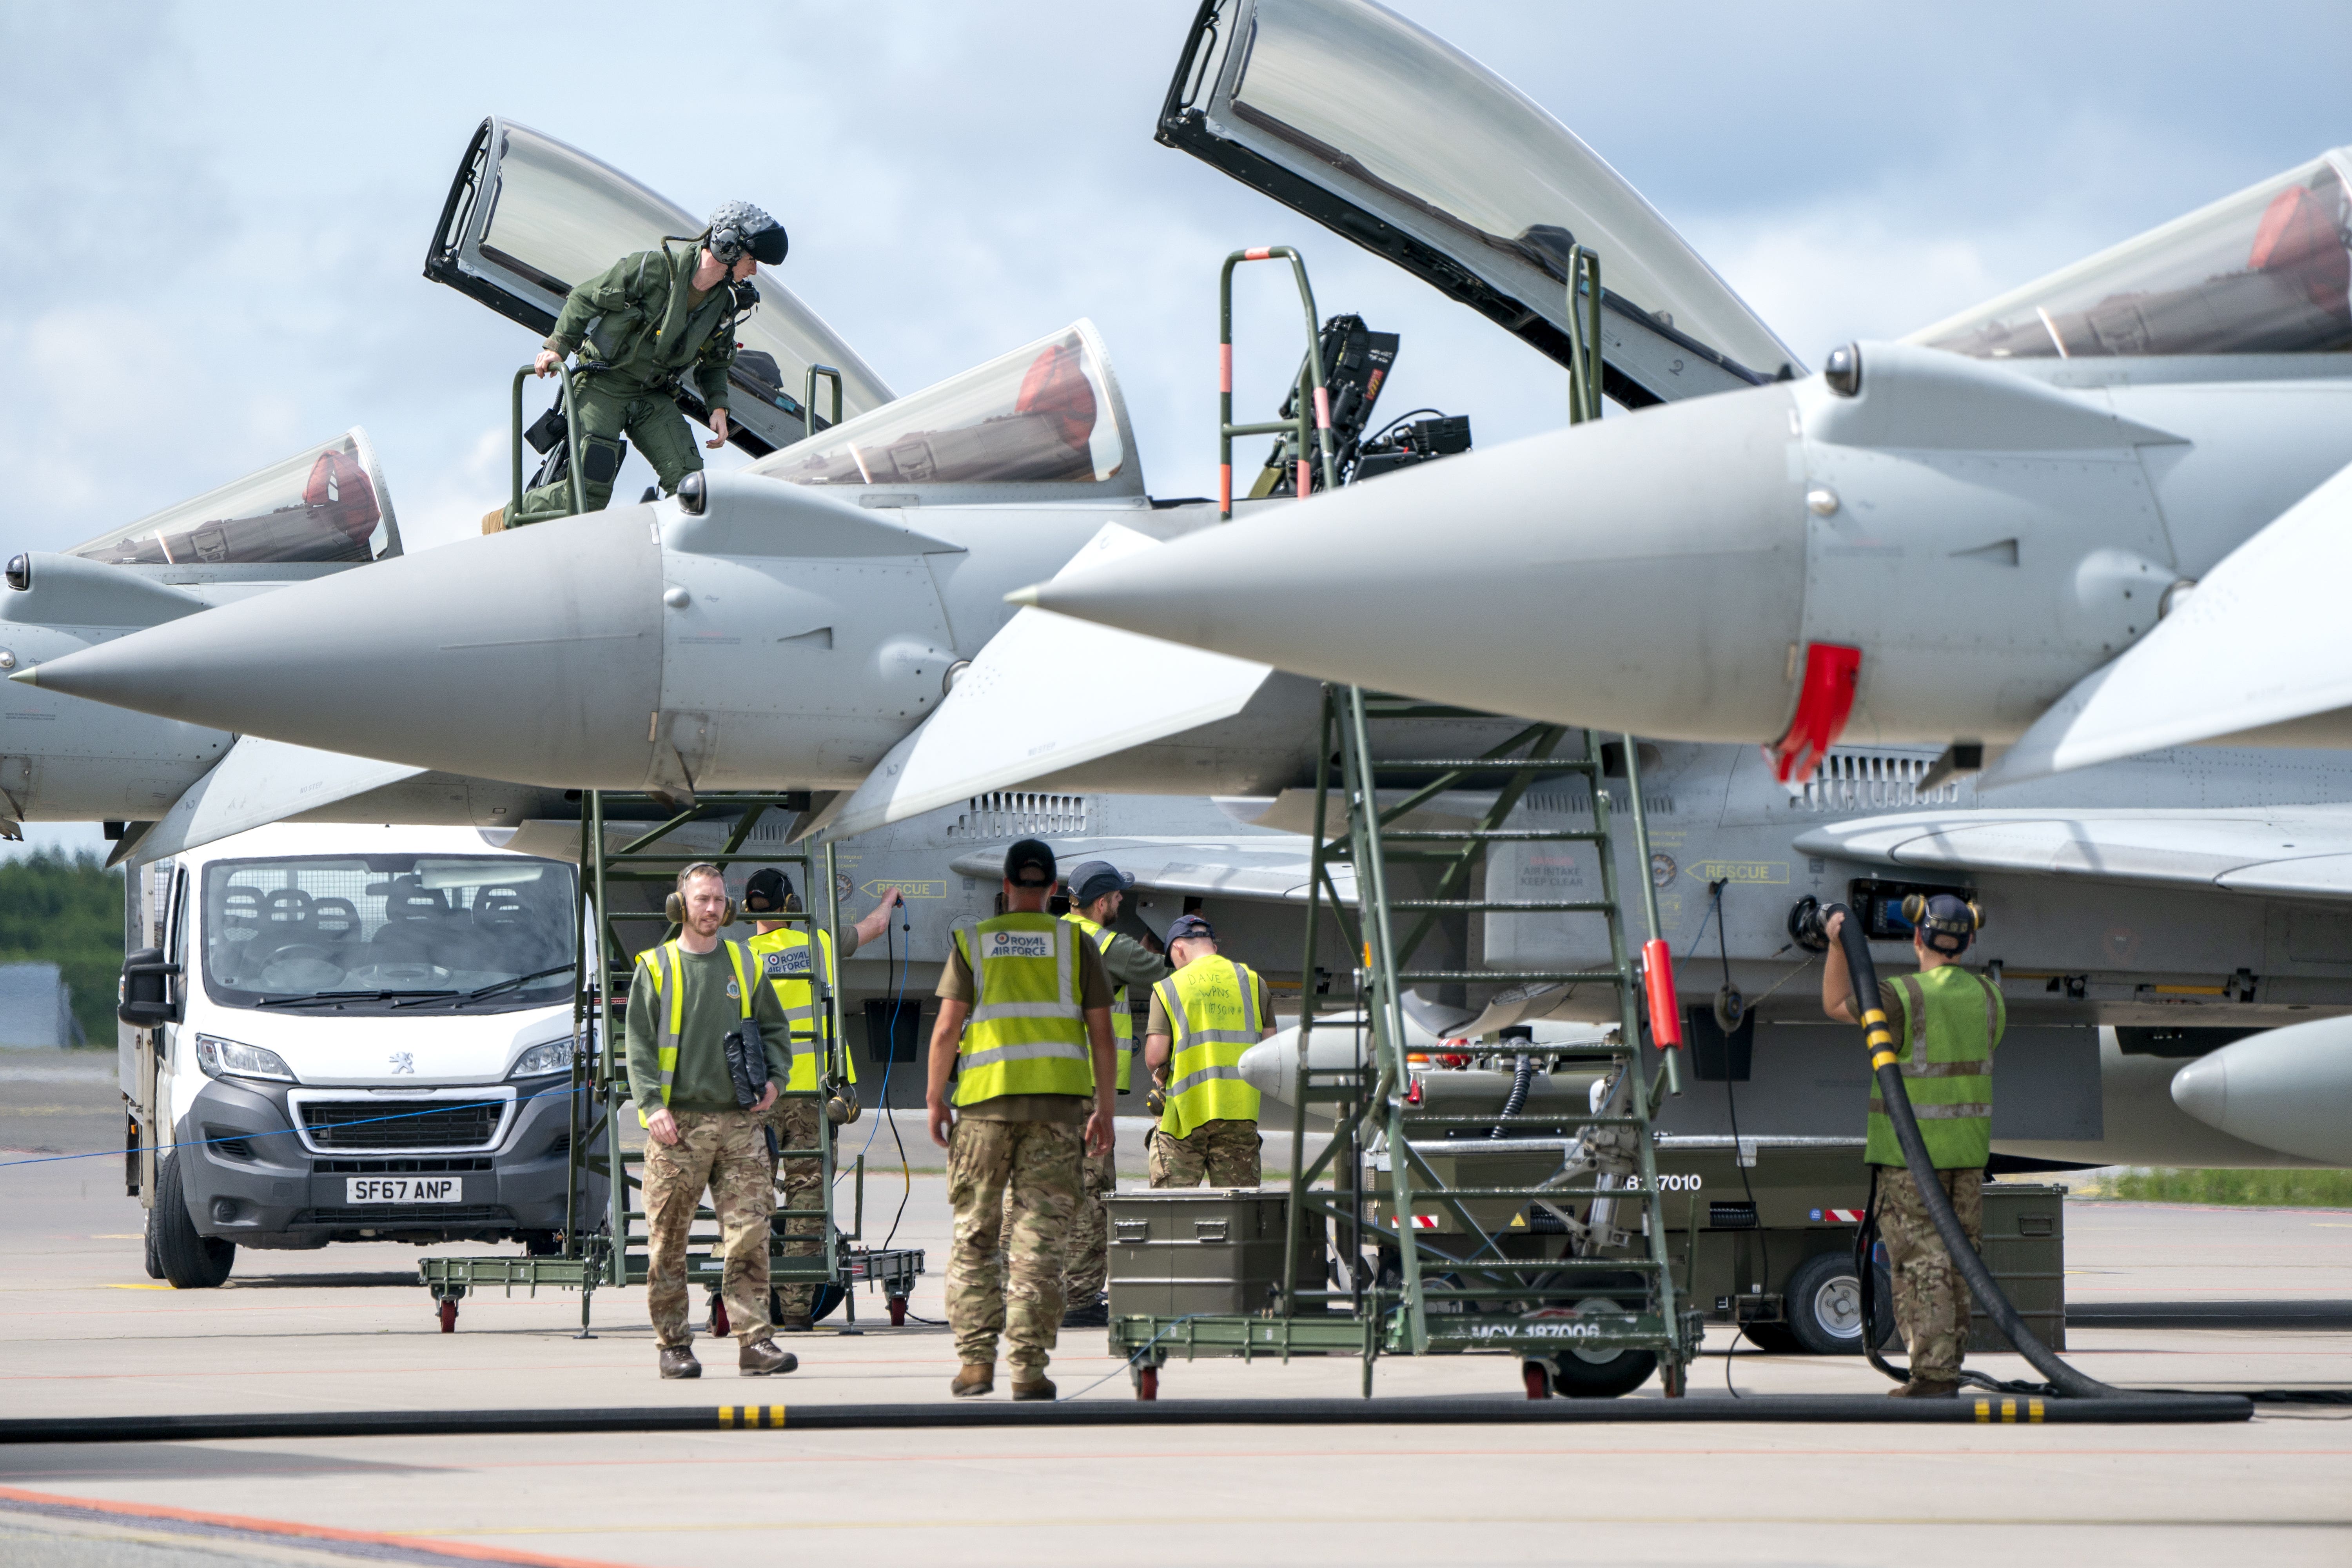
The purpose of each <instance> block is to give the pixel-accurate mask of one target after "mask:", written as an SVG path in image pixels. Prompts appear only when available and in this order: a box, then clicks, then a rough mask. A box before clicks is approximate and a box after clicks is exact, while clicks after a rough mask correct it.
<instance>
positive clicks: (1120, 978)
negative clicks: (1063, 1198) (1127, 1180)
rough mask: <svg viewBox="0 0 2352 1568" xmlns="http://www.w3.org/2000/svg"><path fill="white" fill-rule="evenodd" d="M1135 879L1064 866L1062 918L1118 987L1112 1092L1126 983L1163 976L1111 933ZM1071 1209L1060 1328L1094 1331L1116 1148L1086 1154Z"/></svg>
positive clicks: (1126, 1052)
mask: <svg viewBox="0 0 2352 1568" xmlns="http://www.w3.org/2000/svg"><path fill="white" fill-rule="evenodd" d="M1133 886H1135V879H1134V878H1133V877H1130V876H1127V875H1124V874H1122V873H1121V872H1120V871H1119V869H1118V868H1117V867H1115V866H1113V865H1112V864H1111V863H1110V862H1109V861H1108V860H1085V861H1081V862H1079V863H1078V864H1077V865H1076V866H1073V867H1071V868H1070V879H1069V883H1068V887H1069V889H1070V912H1069V913H1068V914H1066V915H1064V916H1063V917H1062V918H1063V919H1064V920H1066V921H1069V922H1070V923H1071V924H1072V925H1074V926H1076V927H1077V928H1078V929H1079V930H1080V931H1084V932H1086V933H1087V940H1088V941H1089V942H1093V943H1094V944H1095V948H1096V951H1097V952H1100V953H1101V954H1102V960H1103V969H1104V972H1105V973H1108V975H1109V976H1110V983H1111V984H1112V985H1113V986H1115V987H1116V988H1117V989H1115V990H1114V991H1112V993H1111V998H1110V1037H1111V1050H1112V1052H1113V1054H1115V1055H1116V1056H1117V1057H1118V1092H1119V1093H1121V1094H1125V1093H1127V1092H1128V1091H1129V1089H1130V1087H1131V1086H1132V1084H1133V1079H1134V1063H1135V1014H1134V1012H1133V1010H1132V1009H1131V1007H1130V1005H1129V1001H1128V990H1129V987H1130V986H1135V987H1142V988H1149V987H1150V986H1152V985H1155V984H1159V983H1160V980H1162V979H1164V978H1165V977H1166V976H1167V973H1168V961H1167V960H1166V959H1164V958H1162V957H1161V956H1160V954H1158V953H1156V952H1152V951H1151V950H1150V948H1148V947H1146V946H1144V945H1143V943H1141V942H1138V941H1136V940H1135V938H1133V937H1131V936H1125V935H1122V934H1120V933H1119V932H1118V931H1112V930H1111V929H1110V927H1111V926H1112V925H1113V924H1114V923H1116V922H1117V921H1118V912H1119V908H1120V906H1121V905H1123V904H1124V903H1125V902H1126V901H1127V890H1128V889H1129V888H1132V887H1133ZM1082 1175H1083V1177H1084V1182H1083V1184H1082V1186H1081V1187H1080V1189H1079V1193H1078V1212H1077V1215H1076V1217H1075V1218H1074V1219H1072V1220H1071V1222H1070V1239H1069V1244H1068V1253H1067V1260H1066V1263H1065V1264H1064V1266H1063V1268H1062V1300H1063V1303H1064V1305H1063V1310H1062V1327H1064V1328H1066V1329H1099V1328H1107V1327H1108V1326H1109V1323H1110V1309H1109V1307H1108V1304H1107V1303H1106V1302H1105V1301H1104V1300H1103V1295H1102V1292H1103V1285H1104V1282H1105V1281H1106V1280H1108V1279H1109V1278H1110V1215H1109V1213H1108V1210H1106V1209H1105V1208H1104V1207H1103V1194H1106V1193H1109V1192H1115V1191H1117V1190H1118V1150H1117V1149H1115V1148H1114V1149H1108V1150H1105V1151H1104V1152H1102V1153H1100V1154H1088V1155H1087V1159H1086V1165H1085V1169H1084V1171H1083V1172H1082Z"/></svg>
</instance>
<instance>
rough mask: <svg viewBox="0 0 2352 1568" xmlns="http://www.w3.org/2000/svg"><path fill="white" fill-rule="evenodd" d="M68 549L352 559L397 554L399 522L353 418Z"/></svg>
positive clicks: (162, 561) (122, 561)
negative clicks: (310, 442) (342, 427)
mask: <svg viewBox="0 0 2352 1568" xmlns="http://www.w3.org/2000/svg"><path fill="white" fill-rule="evenodd" d="M69 553H71V554H75V555H79V556H81V557H82V558H84V559H85V560H89V561H104V562H107V563H110V564H113V565H124V566H131V565H154V566H166V565H169V566H188V565H205V566H259V565H283V564H287V563H299V562H319V561H324V562H349V563H361V562H367V561H381V560H383V559H384V558H385V557H386V556H391V555H397V554H399V553H400V528H399V525H398V524H397V523H395V522H394V521H393V516H392V496H391V493H390V492H389V491H387V490H386V489H384V488H383V472H382V471H381V470H380V469H378V468H377V467H376V461H375V448H374V447H372V446H370V445H369V444H368V438H367V432H366V431H364V430H362V429H361V428H359V427H358V426H352V428H351V429H349V430H347V431H345V432H344V433H343V434H342V435H341V436H338V437H335V438H334V439H333V440H331V441H322V442H320V444H319V445H317V446H315V447H309V448H307V449H305V450H303V451H300V452H297V453H295V454H294V456H292V457H290V458H286V459H284V460H283V461H281V462H276V463H272V464H270V465H269V466H268V468H261V469H257V470H256V471H255V472H253V473H250V474H247V475H246V476H245V478H243V479H232V480H231V481H229V482H228V483H227V484H225V485H223V486H221V487H220V488H219V489H215V490H209V491H206V492H205V494H203V495H200V496H197V497H196V498H195V499H194V500H184V501H182V502H180V503H179V504H178V505H177V506H168V507H165V508H164V509H163V510H162V511H159V512H155V513H153V514H152V515H151V516H148V517H142V518H141V519H140V520H139V521H137V522H134V523H132V524H131V525H130V526H129V527H127V528H118V529H116V530H115V531H113V532H111V533H104V534H100V536H99V537H98V538H96V539H93V540H90V541H89V542H86V543H82V544H77V545H75V546H74V547H73V549H72V550H71V551H70V552H69Z"/></svg>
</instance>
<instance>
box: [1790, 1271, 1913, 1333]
mask: <svg viewBox="0 0 2352 1568" xmlns="http://www.w3.org/2000/svg"><path fill="white" fill-rule="evenodd" d="M1883 1283H1884V1282H1883V1281H1882V1284H1883ZM1880 1294H1881V1300H1880V1301H1879V1303H1878V1320H1879V1321H1878V1342H1879V1343H1880V1344H1882V1345H1883V1344H1885V1342H1887V1341H1888V1340H1890V1339H1892V1338H1893V1337H1894V1334H1895V1313H1894V1309H1893V1303H1892V1302H1890V1301H1888V1300H1885V1299H1884V1298H1885V1291H1884V1290H1883V1289H1882V1291H1881V1293H1880ZM1782 1300H1783V1301H1784V1302H1785V1303H1786V1305H1785V1307H1784V1309H1783V1310H1785V1311H1786V1312H1787V1313H1788V1330H1789V1332H1790V1334H1791V1335H1792V1336H1794V1337H1795V1339H1796V1342H1797V1346H1798V1348H1799V1349H1801V1350H1802V1351H1804V1352H1806V1353H1807V1354H1809V1355H1860V1354H1861V1353H1862V1282H1861V1281H1860V1280H1859V1279H1856V1278H1855V1277H1854V1272H1853V1259H1852V1258H1848V1257H1847V1256H1846V1255H1845V1254H1844V1253H1843V1252H1823V1253H1818V1254H1816V1255H1814V1256H1813V1257H1811V1258H1807V1259H1805V1261H1804V1262H1802V1263H1800V1264H1799V1265H1797V1267H1796V1268H1795V1269H1794V1270H1793V1271H1792V1272H1791V1273H1790V1275H1789V1282H1788V1284H1787V1286H1785V1287H1784V1288H1783V1292H1782Z"/></svg>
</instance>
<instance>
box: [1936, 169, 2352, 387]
mask: <svg viewBox="0 0 2352 1568" xmlns="http://www.w3.org/2000/svg"><path fill="white" fill-rule="evenodd" d="M2347 173H2352V148H2343V149H2338V150H2337V151H2336V152H2333V153H2326V154H2324V155H2322V156H2320V157H2317V158H2315V159H2313V160H2312V161H2311V162H2310V163H2305V164H2303V165H2302V166H2301V167H2299V168H2294V169H2290V170H2288V171H2287V172H2286V173H2285V174H2280V175H2278V176H2276V177H2275V178H2273V179H2268V180H2264V181H2263V183H2262V184H2258V185H2255V186H2252V188H2250V189H2248V190H2243V191H2240V192H2239V193H2238V194H2237V195H2233V196H2228V197H2225V198H2223V199H2222V200H2221V201H2218V202H2215V203H2214V204H2213V205H2211V206H2209V207H2206V208H2203V209H2202V210H2200V211H2198V212H2193V213H2191V214H2189V216H2187V217H2183V218H2176V219H2175V220H2173V221H2172V222H2171V223H2168V224H2166V225H2164V226H2162V227H2160V228H2156V229H2151V230H2149V231H2148V232H2147V233H2146V234H2144V235H2141V236H2140V237H2138V238H2137V239H2130V240H2126V241H2125V242H2124V243H2123V244H2121V245H2118V246H2116V247H2114V248H2113V249H2111V250H2105V251H2101V252H2100V253H2099V254H2098V255H2096V256H2094V257H2092V258H2089V259H2088V260H2086V261H2079V262H2076V263H2075V264H2074V266H2072V267H2068V268H2062V269H2061V270H2059V271H2056V272H2053V273H2052V274H2051V275H2050V276H2049V277H2047V278H2043V279H2039V280H2037V281H2035V282H2032V283H2029V284H2027V285H2026V286H2025V287H2024V288H2022V289H2014V290H2012V291H2011V292H2010V293H2007V294H2004V295H2002V296H2001V297H2000V298H1999V299H1997V300H1992V301H1990V303H1988V304H1983V305H1979V306H1977V307H1976V308H1974V309H1973V310H1963V311H1961V312H1960V313H1959V314H1958V315H1957V316H1954V317H1951V318H1950V319H1949V320H1948V321H1938V322H1937V323H1936V324H1935V325H1934V326H1932V327H1927V328H1926V329H1924V330H1922V331H1917V332H1915V333H1913V334H1912V335H1911V337H1910V339H1909V340H1908V341H1909V342H1915V343H1923V344H1925V345H1926V346H1927V347H1929V348H1937V349H1948V350H1949V351H1951V352H1952V353H1963V354H1969V355H1972V356H1974V357H1976V358H1979V359H2085V358H2106V357H2112V356H2115V355H2119V354H2281V353H2342V352H2345V351H2347V350H2352V299H2347V284H2352V204H2347V197H2346V178H2347Z"/></svg>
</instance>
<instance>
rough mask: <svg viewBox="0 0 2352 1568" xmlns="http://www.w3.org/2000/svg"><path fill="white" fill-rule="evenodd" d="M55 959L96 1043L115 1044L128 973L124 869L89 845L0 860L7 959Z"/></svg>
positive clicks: (0, 937) (0, 946) (1, 933)
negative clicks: (117, 1009)
mask: <svg viewBox="0 0 2352 1568" xmlns="http://www.w3.org/2000/svg"><path fill="white" fill-rule="evenodd" d="M34 962H45V963H54V964H56V965H57V966H58V970H59V971H60V972H61V973H63V974H64V975H65V980H66V984H68V985H70V986H72V987H73V1010H74V1016H75V1017H77V1018H79V1019H80V1020H81V1026H82V1030H83V1032H84V1033H85V1034H87V1035H88V1036H89V1043H90V1044H91V1045H93V1046H107V1047H111V1046H112V1045H113V1044H114V991H115V982H116V981H117V980H118V979H119V978H120V977H121V973H122V873H121V871H110V870H108V869H107V868H105V866H104V865H102V864H101V863H100V860H99V858H98V857H97V856H96V855H93V854H92V853H90V852H89V850H87V849H85V850H83V851H81V852H80V853H79V854H78V855H71V856H68V855H65V854H62V853H60V852H58V851H55V850H48V849H40V850H36V851H34V852H33V853H32V854H30V855H26V856H22V857H19V858H16V859H13V860H7V861H0V963H34Z"/></svg>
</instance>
